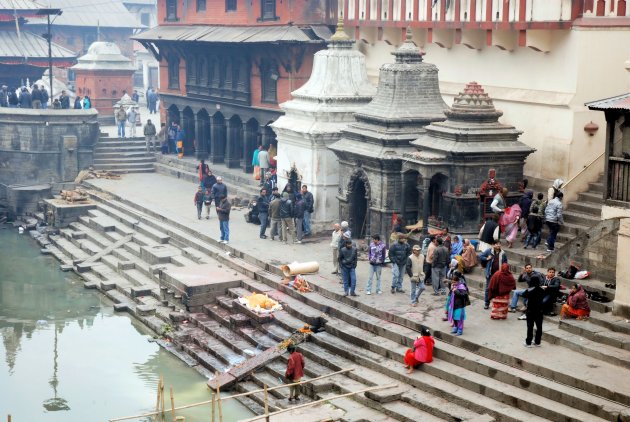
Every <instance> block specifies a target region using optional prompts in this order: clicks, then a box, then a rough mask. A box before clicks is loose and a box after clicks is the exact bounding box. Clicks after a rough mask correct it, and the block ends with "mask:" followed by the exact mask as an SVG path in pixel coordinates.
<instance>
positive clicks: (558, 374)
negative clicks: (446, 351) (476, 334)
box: [108, 201, 628, 401]
mask: <svg viewBox="0 0 630 422" xmlns="http://www.w3.org/2000/svg"><path fill="white" fill-rule="evenodd" d="M108 203H109V205H110V206H112V207H113V208H116V209H117V210H119V211H121V212H122V211H123V210H124V211H125V212H128V213H130V214H131V215H134V217H137V216H138V215H139V213H140V211H142V212H146V213H147V214H149V215H152V213H151V212H150V211H149V210H144V209H142V208H141V207H134V208H130V207H129V206H128V205H126V204H125V203H121V202H118V201H109V202H108ZM141 220H142V221H143V223H146V224H151V225H153V227H160V224H162V223H160V222H157V221H156V220H154V218H153V217H146V216H145V217H142V218H141ZM173 225H174V226H175V228H169V229H168V234H169V235H170V236H172V237H174V238H176V239H180V240H181V241H182V242H187V244H188V245H189V246H190V247H192V248H195V249H197V250H199V251H202V252H206V253H208V254H209V255H211V256H214V257H216V258H218V259H219V260H220V261H221V262H222V263H225V264H226V265H228V266H230V267H233V268H240V271H241V272H244V273H246V274H248V275H249V276H250V277H256V278H257V279H259V280H262V281H263V282H264V283H265V284H261V283H257V284H256V285H252V288H254V289H256V290H257V291H264V290H261V288H262V289H264V288H265V287H267V289H272V288H273V289H275V288H276V287H278V283H277V282H276V277H275V276H273V275H271V274H269V273H266V272H265V271H261V270H260V269H259V268H257V267H254V266H253V265H252V264H248V263H246V262H244V261H243V260H241V259H238V258H232V257H227V256H225V254H223V253H221V254H220V255H219V254H217V253H216V250H217V247H216V246H217V245H216V241H213V240H212V239H209V238H206V237H204V236H197V238H192V236H190V234H191V233H190V232H189V231H187V230H185V228H184V227H183V226H179V225H178V224H177V222H173ZM222 249H229V250H230V251H231V252H232V253H235V254H239V256H243V257H244V258H247V256H246V255H242V254H241V253H240V252H238V251H233V250H232V248H229V247H224V246H223V247H222ZM252 262H256V261H255V260H253V261H252ZM315 287H316V289H317V290H321V291H322V293H324V294H325V295H326V296H327V297H324V296H321V295H319V294H313V293H310V294H306V295H300V294H299V293H297V292H293V291H287V290H285V288H284V287H279V288H280V289H282V290H283V292H285V293H286V294H285V296H290V297H293V298H294V299H297V300H298V302H302V303H308V304H310V305H312V306H314V307H315V309H324V308H329V309H331V308H330V306H333V305H334V306H335V309H331V311H332V312H333V314H334V315H333V316H335V317H339V318H341V319H342V320H344V321H348V322H349V323H351V324H352V325H355V326H362V327H366V326H368V327H370V330H374V334H376V335H380V336H385V337H388V338H390V339H394V340H395V341H397V342H398V343H399V344H409V342H410V339H411V338H413V337H414V336H415V335H416V334H417V331H415V330H414V329H417V328H416V325H415V324H410V323H409V322H405V321H404V320H400V322H401V323H404V324H410V325H408V326H410V327H413V328H414V329H405V328H403V327H400V326H395V327H392V325H391V324H390V323H387V322H385V323H384V322H383V320H379V319H376V320H371V319H370V318H374V317H373V316H371V315H368V314H366V313H365V312H361V311H358V310H357V309H356V308H353V307H350V306H348V305H349V304H350V303H352V305H353V306H356V307H359V308H362V309H370V312H376V315H380V314H382V315H383V316H385V313H384V312H382V311H378V310H376V309H372V308H369V307H367V305H364V304H361V303H358V302H352V301H349V300H347V299H342V298H341V297H340V295H338V294H336V293H333V292H331V291H328V290H325V289H319V288H318V287H317V285H315ZM329 298H334V299H338V300H343V301H344V303H339V302H335V301H333V300H331V299H329ZM281 300H282V299H281ZM297 306H302V307H304V306H303V305H300V304H299V303H298V304H297ZM355 313H359V314H360V315H358V316H357V315H355ZM392 317H393V316H387V318H392ZM309 318H311V315H309ZM393 318H394V320H396V319H395V317H393ZM366 324H367V325H366ZM382 327H387V330H384V329H383V328H382ZM399 329H400V330H403V332H405V335H404V336H402V337H401V334H400V333H398V332H397V330H399ZM404 330H406V331H404ZM374 334H372V335H374ZM436 336H438V337H442V338H445V339H446V340H448V341H449V342H452V343H454V344H457V345H458V346H461V347H464V348H465V349H469V350H475V351H476V352H477V353H481V354H482V355H484V356H488V357H491V358H492V359H493V361H492V362H493V364H494V365H497V366H498V367H499V368H502V367H504V369H502V371H505V368H510V366H507V365H504V364H500V363H498V362H496V361H502V362H506V363H509V364H510V365H516V366H519V367H524V368H527V369H528V370H530V371H535V372H537V373H540V374H542V375H544V376H545V377H547V378H551V379H557V380H559V381H561V382H563V383H565V384H571V385H576V386H579V388H581V389H583V390H585V391H588V392H591V393H594V394H599V395H602V396H605V397H610V398H612V399H614V400H618V401H624V400H625V401H628V397H626V396H624V395H622V394H621V395H620V394H619V393H617V392H615V391H611V390H609V389H607V388H606V387H605V386H601V385H597V384H590V383H589V382H585V381H584V380H582V379H581V377H580V376H579V375H578V374H575V375H573V374H570V373H566V372H563V371H558V370H557V369H555V368H553V367H547V366H540V364H534V363H532V362H528V361H527V360H526V359H525V360H523V359H522V358H514V357H511V356H507V355H504V354H502V353H501V352H498V351H494V350H491V349H487V348H484V347H481V348H480V347H479V346H478V345H476V344H475V343H471V342H469V341H467V340H466V339H462V338H453V337H451V336H450V335H449V334H446V333H444V332H441V331H440V330H439V329H438V330H437V331H436ZM550 348H551V349H552V350H554V353H558V352H559V350H561V349H557V348H554V346H550ZM458 350H459V352H458V353H459V355H461V354H466V352H464V351H462V349H458ZM566 353H567V354H568V356H573V355H571V352H570V351H566ZM574 355H575V356H574V357H573V358H570V359H580V358H578V355H577V354H576V353H574ZM495 360H496V361H495ZM493 369H495V370H497V368H493ZM490 372H492V371H491V370H488V373H490ZM521 372H522V371H521ZM575 391H578V390H575Z"/></svg>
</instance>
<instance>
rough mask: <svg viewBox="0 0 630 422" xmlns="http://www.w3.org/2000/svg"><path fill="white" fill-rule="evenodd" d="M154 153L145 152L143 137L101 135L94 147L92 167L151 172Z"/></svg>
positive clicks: (118, 170)
mask: <svg viewBox="0 0 630 422" xmlns="http://www.w3.org/2000/svg"><path fill="white" fill-rule="evenodd" d="M154 162H155V154H153V153H149V152H147V149H146V143H145V140H144V138H124V139H121V138H109V137H107V136H101V137H100V138H99V140H98V142H97V143H96V146H95V147H94V169H95V170H104V171H111V172H114V173H152V172H154V171H155V169H154V167H153V163H154Z"/></svg>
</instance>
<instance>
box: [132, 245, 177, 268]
mask: <svg viewBox="0 0 630 422" xmlns="http://www.w3.org/2000/svg"><path fill="white" fill-rule="evenodd" d="M180 254H181V251H180V250H179V249H177V248H175V247H173V246H169V245H156V246H142V247H141V248H140V258H142V260H143V261H145V262H148V263H149V264H151V265H155V264H168V263H169V262H171V257H173V256H177V255H180Z"/></svg>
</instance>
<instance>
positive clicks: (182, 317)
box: [168, 312, 188, 323]
mask: <svg viewBox="0 0 630 422" xmlns="http://www.w3.org/2000/svg"><path fill="white" fill-rule="evenodd" d="M168 319H170V320H171V321H173V322H176V323H181V322H184V321H186V320H187V319H188V314H187V313H186V312H169V313H168Z"/></svg>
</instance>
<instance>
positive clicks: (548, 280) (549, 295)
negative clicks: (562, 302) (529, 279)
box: [527, 267, 560, 316]
mask: <svg viewBox="0 0 630 422" xmlns="http://www.w3.org/2000/svg"><path fill="white" fill-rule="evenodd" d="M540 287H541V288H542V289H543V290H544V291H545V297H544V298H543V313H544V314H545V315H549V316H556V315H557V314H556V313H555V312H554V311H555V307H556V299H557V298H558V294H559V293H560V279H559V278H558V277H556V269H555V268H554V267H549V268H547V276H546V277H545V279H544V280H543V282H542V284H541V285H540ZM527 306H529V303H528V304H527Z"/></svg>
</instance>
